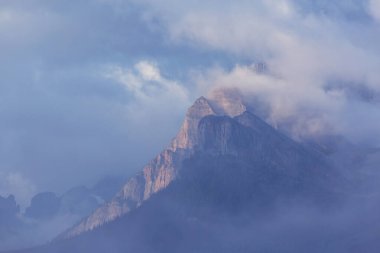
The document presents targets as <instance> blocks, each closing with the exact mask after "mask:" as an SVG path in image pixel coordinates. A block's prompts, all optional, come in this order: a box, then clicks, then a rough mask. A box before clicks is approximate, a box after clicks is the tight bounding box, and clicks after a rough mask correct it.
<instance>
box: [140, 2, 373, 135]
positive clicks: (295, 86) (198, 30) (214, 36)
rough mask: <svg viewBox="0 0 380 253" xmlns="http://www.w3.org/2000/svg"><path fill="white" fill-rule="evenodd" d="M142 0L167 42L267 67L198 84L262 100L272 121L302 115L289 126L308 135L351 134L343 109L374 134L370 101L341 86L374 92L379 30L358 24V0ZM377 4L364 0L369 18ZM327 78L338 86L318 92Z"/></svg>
mask: <svg viewBox="0 0 380 253" xmlns="http://www.w3.org/2000/svg"><path fill="white" fill-rule="evenodd" d="M144 3H145V4H146V5H147V6H149V7H148V10H147V13H148V15H147V16H148V17H149V16H151V17H154V18H152V19H151V20H157V19H159V20H160V21H161V22H162V23H163V24H164V26H165V27H166V29H167V32H168V34H169V35H170V38H171V39H172V41H173V43H189V41H190V42H191V43H193V44H194V45H195V46H198V47H202V48H206V49H212V50H219V51H223V52H226V53H228V54H232V55H235V56H237V58H238V59H244V61H251V62H255V61H256V62H257V61H264V62H265V63H266V64H267V66H268V69H269V72H268V73H267V75H265V76H264V75H259V76H258V75H256V74H255V73H254V71H253V70H252V68H251V67H250V66H249V64H248V65H238V66H236V67H235V68H234V69H233V70H231V71H224V70H205V73H206V74H205V75H206V77H205V78H204V80H203V82H202V84H203V85H205V86H207V87H210V86H211V87H214V86H219V85H221V84H223V85H225V86H239V87H243V88H244V89H245V90H246V91H251V92H252V93H255V95H256V96H259V97H260V98H261V99H262V100H265V103H267V104H269V105H270V108H271V110H272V111H271V119H272V120H274V121H280V120H282V121H285V120H287V119H293V118H304V119H305V120H302V121H301V122H300V124H299V125H295V126H294V127H295V129H298V130H297V131H301V130H302V131H304V132H311V133H316V132H319V131H324V130H325V129H326V128H329V127H330V126H334V129H333V130H332V131H338V132H351V129H349V128H350V127H349V122H351V121H352V117H351V115H350V113H349V110H354V111H355V112H356V113H355V115H356V117H357V119H358V120H361V121H366V120H370V118H371V120H372V124H373V126H374V127H372V128H371V131H369V132H367V133H363V134H362V135H368V134H372V135H376V131H377V130H376V128H377V127H378V125H379V124H380V122H377V121H373V119H374V118H377V116H376V117H373V113H375V114H380V109H376V108H377V107H378V104H371V103H372V102H371V103H368V102H369V101H364V100H361V101H357V98H355V97H353V96H351V95H350V94H349V92H348V93H347V91H346V90H347V89H351V88H352V87H351V86H352V85H354V86H355V87H356V86H366V87H367V88H368V89H369V90H371V91H372V92H373V93H374V94H375V93H376V92H379V91H380V72H379V71H378V68H379V66H380V59H379V57H378V55H379V53H380V46H379V45H380V36H379V35H378V34H379V33H378V31H379V29H380V27H379V24H378V23H376V22H371V21H368V20H367V21H366V22H367V23H361V22H363V20H365V16H366V15H368V13H366V10H365V9H363V10H362V9H361V8H362V5H363V4H361V3H359V2H355V1H350V2H345V1H324V2H323V3H322V2H321V3H317V4H316V5H317V6H318V7H317V9H318V10H317V11H314V10H313V8H314V7H313V6H312V5H311V4H309V3H307V2H304V3H303V5H301V4H300V2H298V1H291V0H281V1H271V0H270V1H245V0H238V1H234V2H230V1H207V2H204V3H203V2H202V3H203V4H202V3H200V2H196V1H195V2H191V3H183V2H180V1H179V2H176V1H172V0H161V1H152V0H145V1H144ZM379 3H380V2H379V1H377V0H372V1H370V7H371V8H370V9H371V13H372V14H373V16H374V17H377V16H378V14H380V13H379V12H380V8H379V7H380V4H379ZM364 5H365V4H364ZM167 6H170V8H167ZM353 17H354V18H355V19H354V18H353ZM210 73H212V74H210ZM205 80H206V81H205ZM205 82H209V83H212V85H210V84H205ZM331 83H335V84H338V85H339V86H341V87H342V86H343V87H345V88H339V89H332V90H329V91H326V86H328V85H330V84H331ZM213 85H214V86H213ZM203 90H204V88H203ZM363 104H366V105H365V106H363ZM368 107H371V108H374V110H370V111H371V113H372V116H370V117H369V116H368V114H367V111H368V110H367V111H366V110H364V108H367V109H368ZM377 129H378V128H377ZM366 130H368V129H366ZM358 131H359V132H360V130H358ZM378 141H380V140H378Z"/></svg>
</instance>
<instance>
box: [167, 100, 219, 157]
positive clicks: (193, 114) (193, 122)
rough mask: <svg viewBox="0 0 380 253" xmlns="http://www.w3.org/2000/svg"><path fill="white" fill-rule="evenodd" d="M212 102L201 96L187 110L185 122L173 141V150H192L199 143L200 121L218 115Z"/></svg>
mask: <svg viewBox="0 0 380 253" xmlns="http://www.w3.org/2000/svg"><path fill="white" fill-rule="evenodd" d="M216 114H217V113H216V112H215V110H214V108H213V107H212V105H211V103H210V101H209V100H208V99H207V98H205V97H203V96H201V97H200V98H198V99H197V100H196V101H195V102H194V104H193V105H192V106H191V107H190V108H189V109H188V110H187V113H186V117H185V120H184V122H183V124H182V127H181V129H180V130H179V132H178V134H177V136H176V137H175V138H174V140H173V141H172V149H173V150H176V149H186V150H187V149H192V148H193V147H194V146H195V145H196V143H197V129H198V124H199V121H200V120H201V119H202V118H203V117H205V116H208V115H216Z"/></svg>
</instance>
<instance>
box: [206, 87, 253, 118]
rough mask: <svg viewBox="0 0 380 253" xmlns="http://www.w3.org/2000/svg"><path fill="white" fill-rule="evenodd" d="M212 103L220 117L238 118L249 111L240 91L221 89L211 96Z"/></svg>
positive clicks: (214, 91)
mask: <svg viewBox="0 0 380 253" xmlns="http://www.w3.org/2000/svg"><path fill="white" fill-rule="evenodd" d="M210 103H211V104H212V106H213V108H214V110H215V111H216V112H217V114H218V115H227V116H230V117H235V116H238V115H240V114H242V113H244V112H245V111H246V110H247V106H246V105H245V104H244V102H243V95H242V94H241V93H240V91H239V90H238V89H233V88H232V89H231V88H229V89H227V88H219V89H215V90H213V91H212V92H211V94H210Z"/></svg>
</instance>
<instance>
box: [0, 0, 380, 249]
mask: <svg viewBox="0 0 380 253" xmlns="http://www.w3.org/2000/svg"><path fill="white" fill-rule="evenodd" d="M379 31H380V2H379V1H378V0H364V1H359V0H346V1H344V0H335V1H327V0H322V1H308V0H301V1H296V0H279V1H274V0H268V1H265V0H257V1H247V0H236V1H233V2H231V1H226V0H218V1H216V0H208V1H199V0H193V1H175V0H126V1H123V0H80V1H75V2H67V1H60V0H53V1H49V2H47V1H43V0H28V1H25V0H24V1H23V0H3V1H1V3H0V119H1V120H0V132H1V134H0V197H1V198H0V200H1V201H3V202H4V203H6V204H4V206H3V207H4V208H3V207H2V206H0V208H3V209H1V210H2V211H3V210H4V213H6V214H7V215H4V217H7V218H3V217H0V222H3V221H4V220H7V219H8V218H9V217H11V218H10V219H9V220H10V221H14V223H12V224H13V225H12V226H15V227H16V228H17V229H16V230H17V231H20V236H21V237H17V236H16V237H9V238H8V237H7V238H4V237H3V238H0V239H4V240H2V242H5V241H7V243H6V245H9V247H8V246H3V247H6V248H12V247H13V246H15V245H16V246H17V243H16V242H17V241H18V240H20V238H25V244H23V245H35V244H39V243H42V242H46V241H48V240H50V239H53V238H54V236H53V235H57V234H59V232H60V231H62V230H64V229H66V228H68V227H70V226H71V225H73V223H75V222H77V221H78V220H79V219H80V218H82V217H83V214H82V215H80V216H75V215H74V216H72V215H71V214H64V215H63V214H62V215H58V216H56V217H54V218H53V219H52V220H49V222H45V223H39V222H37V223H38V225H37V226H38V227H39V230H38V231H40V234H39V233H35V232H31V231H33V228H35V227H36V224H37V223H35V221H33V220H32V221H31V220H28V219H27V220H24V218H25V217H23V215H24V212H25V210H26V209H27V208H28V207H30V205H31V204H32V203H31V202H32V199H33V197H35V196H36V195H38V194H40V193H44V192H53V193H54V194H56V195H57V196H63V195H65V194H66V193H67V192H68V191H70V189H72V188H73V187H80V186H85V187H87V188H91V187H92V186H93V185H94V184H95V183H96V182H97V181H98V180H101V179H103V178H105V177H107V176H115V175H116V176H117V177H120V178H127V177H129V176H131V175H134V174H135V173H136V172H137V171H139V170H140V169H141V168H142V167H143V166H144V165H145V164H146V163H147V162H148V161H149V160H150V159H151V158H153V157H154V156H155V155H156V154H157V153H159V152H160V151H161V150H162V149H163V148H165V147H167V146H168V144H169V143H170V140H171V139H172V138H173V137H174V136H175V135H176V133H177V131H178V129H179V127H180V125H181V122H182V120H183V118H184V116H185V114H186V109H187V108H188V107H189V106H190V105H191V103H192V102H193V101H194V100H195V99H196V98H197V97H199V96H201V95H204V96H208V97H213V96H214V95H215V93H216V92H217V91H218V90H220V89H227V90H234V89H236V90H238V92H239V94H240V95H241V96H242V97H243V99H244V102H245V103H246V104H247V105H248V107H249V109H250V110H251V111H252V112H254V113H255V114H256V115H258V116H259V117H260V118H262V119H263V120H265V121H266V122H267V123H268V124H270V125H271V126H273V127H274V128H275V129H276V130H279V131H280V132H281V133H283V134H285V135H287V136H289V137H290V138H292V139H293V140H295V141H296V142H299V143H302V144H305V145H306V146H307V145H310V146H312V148H316V149H317V150H318V151H319V152H321V153H323V154H324V155H326V154H327V156H329V157H328V158H327V159H328V160H329V159H330V160H331V161H330V160H329V162H332V163H333V164H335V165H337V167H338V168H339V170H340V171H341V173H343V174H344V175H345V176H346V177H349V179H352V178H354V179H355V180H354V183H352V185H350V186H347V187H348V188H349V189H350V190H351V191H352V192H351V193H350V197H348V198H347V199H345V200H344V203H342V206H340V207H339V208H337V210H335V211H332V212H330V213H323V212H321V211H320V210H315V208H314V207H309V206H306V207H305V206H304V203H296V204H295V205H294V206H284V207H277V208H276V209H275V211H274V215H273V217H272V218H271V219H268V220H264V221H262V224H259V223H257V222H258V221H254V222H253V221H252V226H250V225H247V227H245V228H244V230H246V231H247V234H246V235H245V234H243V235H241V238H239V236H237V238H236V235H235V234H234V233H233V232H229V231H236V230H239V229H240V228H239V229H237V228H235V227H234V225H231V224H227V223H226V224H223V225H221V226H222V227H219V225H215V226H216V227H215V229H213V224H209V223H205V224H203V223H201V224H200V227H206V226H209V227H211V228H210V229H211V230H210V231H209V232H208V234H207V235H211V234H214V233H216V234H218V233H220V234H219V235H218V236H220V237H218V238H219V239H220V238H231V240H234V241H235V243H236V244H239V242H240V240H243V241H244V240H248V239H247V238H251V235H254V237H257V238H260V241H261V242H257V241H259V239H257V241H255V242H254V245H255V246H254V247H255V248H257V249H261V248H262V250H263V251H265V250H266V249H267V246H268V245H271V241H272V240H273V241H277V242H278V245H283V246H284V249H285V248H288V249H289V251H291V250H292V249H293V247H299V248H303V247H305V248H304V249H305V250H306V249H307V245H304V244H307V242H308V240H312V239H313V238H319V236H321V238H320V239H321V240H322V241H324V240H325V239H326V238H327V237H329V236H331V237H332V238H335V237H334V236H337V237H339V236H338V235H339V234H340V233H341V232H342V231H345V230H349V231H367V233H368V234H365V233H364V234H361V235H360V233H353V234H351V235H347V238H348V237H350V236H352V238H357V240H358V244H360V245H363V244H365V243H366V240H372V239H371V238H373V237H374V236H373V235H372V231H376V229H377V223H376V217H377V214H376V210H378V206H377V205H376V204H375V203H376V202H378V201H377V200H378V197H377V196H378V193H379V192H380V191H379V189H377V186H376V184H377V179H378V173H377V168H378V164H379V162H378V161H379V159H378V151H377V149H376V148H377V147H379V145H380V137H379V136H380V135H379V134H378V131H379V130H378V129H379V128H380V106H379V103H380V95H379V94H380V72H379V71H378V70H379V67H380V58H379V57H378V56H379V53H380V33H379ZM335 138H337V139H338V138H341V139H340V140H339V141H341V143H340V144H341V145H343V146H344V147H341V146H339V148H336V147H335V146H334V147H333V148H331V147H329V146H328V145H327V144H326V139H333V140H334V141H335V140H336V139H335ZM339 141H337V142H339ZM310 143H311V144H310ZM345 145H346V146H345ZM326 146H328V147H327V148H326ZM331 153H333V154H332V155H331ZM347 154H348V155H349V158H350V159H346V158H347V157H346V155H347ZM347 160H349V161H347ZM114 191H115V193H116V192H117V190H114ZM91 194H92V193H91ZM362 195H365V197H363V196H362ZM8 196H9V197H8ZM12 196H14V197H12ZM359 207H360V208H359ZM166 208H167V207H165V208H164V209H165V210H166ZM16 209H17V210H16ZM168 209H170V208H168ZM9 210H10V211H9ZM91 211H93V209H91ZM8 212H10V213H8ZM165 212H166V211H165ZM168 212H169V211H168ZM89 213H90V211H89ZM9 215H10V216H9ZM168 215H169V214H168ZM0 216H1V215H0ZM358 216H360V217H363V220H357V219H356V217H358ZM230 218H231V219H234V217H230ZM235 218H236V219H237V220H239V219H240V220H244V217H243V216H237V217H235ZM126 219H127V218H126ZM359 221H360V222H359ZM181 222H182V221H181ZM202 222H203V221H202ZM244 222H247V224H250V221H247V220H245V221H244ZM4 224H5V223H4ZM25 224H27V225H25ZM7 226H8V224H7ZM25 226H26V227H25ZM186 226H187V225H186ZM186 226H185V227H186ZM197 226H198V225H197ZM223 226H225V227H223ZM256 226H259V227H256ZM0 227H1V224H0ZM290 227H296V229H295V231H294V233H291V232H289V231H290V230H291V229H290ZM12 229H13V228H12ZM12 229H11V230H12ZM223 231H225V234H224V233H222V232H223ZM313 231H314V232H315V233H314V232H313ZM0 232H2V231H1V230H0ZM325 232H326V233H325ZM30 233H31V234H33V235H34V236H35V237H33V239H30V240H29V241H27V239H26V238H28V237H30ZM99 233H100V232H99ZM283 234H287V235H288V236H289V238H288V237H282V235H283ZM373 234H374V233H373ZM316 235H317V236H316ZM315 236H316V237H315ZM297 237H300V238H303V239H302V240H301V239H300V240H299V241H300V244H294V245H291V244H289V241H294V240H295V238H297ZM23 240H24V239H23ZM315 240H316V239H315ZM326 240H327V239H326ZM331 240H332V239H331ZM337 240H338V239H337ZM355 240H356V239H355ZM355 240H354V241H355ZM301 241H302V242H301ZM374 241H375V238H373V240H372V241H371V242H374ZM368 243H369V242H368ZM301 244H302V245H301ZM343 244H344V243H343ZM353 244H355V243H354V242H353ZM4 245H5V244H4ZM136 247H137V246H136ZM320 247H321V248H318V250H323V251H324V252H340V251H342V252H349V251H347V250H352V251H353V252H355V250H354V248H355V247H354V246H352V247H353V248H350V249H348V248H347V247H349V246H348V245H343V246H342V247H343V248H339V247H340V246H337V247H338V248H329V246H328V245H327V246H326V245H325V246H323V245H320ZM0 248H1V247H0ZM147 250H148V249H147ZM231 250H232V251H236V252H238V251H239V250H240V251H242V252H244V250H245V249H236V248H234V249H231ZM308 250H310V249H308ZM318 250H317V249H315V251H318ZM334 250H335V251H334ZM345 250H346V251H345ZM369 250H370V251H373V250H374V249H369Z"/></svg>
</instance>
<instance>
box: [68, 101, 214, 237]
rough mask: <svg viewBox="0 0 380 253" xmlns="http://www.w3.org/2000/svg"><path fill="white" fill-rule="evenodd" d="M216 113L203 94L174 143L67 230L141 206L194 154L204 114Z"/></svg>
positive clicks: (92, 225) (89, 227)
mask: <svg viewBox="0 0 380 253" xmlns="http://www.w3.org/2000/svg"><path fill="white" fill-rule="evenodd" d="M208 115H216V112H215V110H214V109H213V107H212V106H211V103H210V101H209V100H207V99H206V98H204V97H200V98H199V99H197V100H196V101H195V103H194V104H193V105H192V106H191V107H190V108H189V109H188V111H187V113H186V117H185V120H184V122H183V124H182V127H181V129H180V130H179V132H178V134H177V136H176V137H175V138H174V139H173V140H172V142H171V145H170V146H169V147H168V148H167V149H165V150H163V151H162V152H161V153H160V154H159V155H158V156H157V157H156V158H154V159H153V160H152V161H151V162H150V163H149V164H147V165H146V166H145V167H144V168H143V169H142V171H141V172H139V173H138V174H137V175H135V176H134V177H132V178H130V179H129V180H128V181H127V182H126V184H125V185H124V186H123V187H122V189H121V190H120V191H119V193H118V194H117V195H116V196H115V197H114V198H113V199H112V200H111V201H110V202H108V203H106V204H104V205H103V206H101V207H100V208H98V209H97V210H95V211H94V213H93V214H92V215H90V216H89V217H87V218H86V219H84V220H83V221H82V222H80V223H79V224H78V225H77V226H75V227H74V228H73V229H71V230H69V231H68V232H66V233H65V234H64V237H66V238H69V237H73V236H76V235H79V234H81V233H83V232H85V231H89V230H92V229H94V228H96V227H98V226H101V225H102V224H105V223H107V222H110V221H112V220H114V219H116V218H118V217H120V216H122V215H123V214H125V213H128V212H129V211H131V210H133V209H135V208H137V207H139V206H140V205H141V204H142V203H143V202H144V201H145V200H147V199H149V198H150V197H151V196H152V194H154V193H156V192H158V191H160V190H162V189H164V188H166V187H167V186H168V185H169V184H170V183H171V182H172V181H173V180H175V178H176V177H177V174H178V171H179V170H180V169H181V165H182V162H183V160H184V159H186V158H188V157H190V156H191V154H192V153H193V152H194V148H195V147H196V146H197V144H198V142H199V140H198V139H199V138H198V133H197V129H198V124H199V122H200V120H201V119H202V118H204V117H205V116H208Z"/></svg>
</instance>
